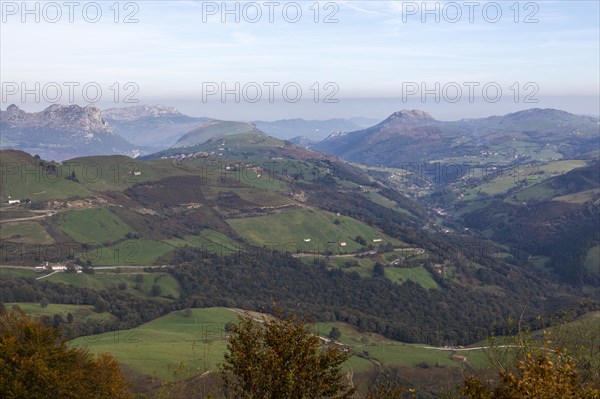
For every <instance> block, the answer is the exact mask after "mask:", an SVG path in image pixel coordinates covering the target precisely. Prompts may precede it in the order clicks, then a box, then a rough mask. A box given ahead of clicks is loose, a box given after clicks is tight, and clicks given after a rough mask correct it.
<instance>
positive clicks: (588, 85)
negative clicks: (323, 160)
mask: <svg viewBox="0 0 600 399" xmlns="http://www.w3.org/2000/svg"><path fill="white" fill-rule="evenodd" d="M599 4H600V2H598V1H595V0H592V1H518V2H517V1H512V0H511V1H496V2H494V1H454V2H453V1H346V0H344V1H319V2H317V1H312V0H309V1H296V2H291V1H266V2H262V1H257V2H252V1H230V2H223V1H215V2H211V1H168V2H166V1H129V2H127V1H122V2H115V1H97V2H91V1H90V2H88V1H81V2H80V1H74V2H72V3H68V2H64V1H56V2H46V1H44V2H35V1H34V2H27V3H23V2H21V1H1V12H2V15H1V18H2V20H1V25H0V81H1V83H2V87H1V89H2V93H0V94H1V99H0V102H1V105H2V108H3V109H4V108H6V106H7V105H9V104H13V103H14V104H17V105H18V106H19V107H21V108H22V109H25V110H27V111H37V110H40V109H43V108H45V107H47V106H48V105H49V104H51V103H61V104H72V103H75V104H79V105H85V104H87V103H93V104H95V105H97V106H98V107H100V108H111V107H125V106H130V105H140V104H164V105H172V106H175V107H177V108H178V109H179V110H180V111H181V112H184V113H187V114H189V115H194V116H210V117H213V118H221V119H234V120H256V119H262V120H275V119H282V118H295V117H302V118H307V119H327V118H333V117H351V116H365V117H370V118H376V119H380V118H384V117H386V116H387V115H389V114H391V113H393V112H395V111H397V110H400V109H413V108H418V109H423V110H425V111H428V112H430V113H431V114H432V115H433V116H435V117H437V118H438V119H441V120H456V119H460V118H469V117H478V116H488V115H494V114H504V113H507V112H513V111H517V110H521V109H527V108H533V107H540V108H548V107H551V108H558V109H563V110H566V111H569V112H573V113H579V114H594V115H598V114H599V113H600V111H599V107H600V104H599V97H600V93H599V91H600V82H599V79H600V78H599V75H600V39H599V38H600V27H599V24H600V9H599Z"/></svg>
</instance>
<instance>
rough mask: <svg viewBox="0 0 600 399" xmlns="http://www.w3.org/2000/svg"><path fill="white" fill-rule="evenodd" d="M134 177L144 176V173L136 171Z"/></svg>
mask: <svg viewBox="0 0 600 399" xmlns="http://www.w3.org/2000/svg"><path fill="white" fill-rule="evenodd" d="M133 175H134V176H141V175H142V171H141V170H136V171H135V172H133Z"/></svg>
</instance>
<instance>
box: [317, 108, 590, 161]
mask: <svg viewBox="0 0 600 399" xmlns="http://www.w3.org/2000/svg"><path fill="white" fill-rule="evenodd" d="M599 129H600V119H599V118H595V117H591V116H579V115H574V114H570V113H568V112H564V111H559V110H554V109H529V110H525V111H520V112H516V113H512V114H508V115H504V116H492V117H488V118H479V119H462V120H458V121H451V122H445V121H439V120H436V119H435V118H433V117H432V116H431V115H429V114H428V113H426V112H423V111H419V110H403V111H399V112H395V113H393V114H392V115H390V116H389V117H388V118H387V119H385V120H384V121H382V122H381V123H378V124H376V125H374V126H371V127H369V128H367V129H362V130H358V131H354V132H348V133H346V132H340V133H333V134H331V135H329V137H327V138H326V139H325V140H323V141H321V142H320V143H317V144H315V145H314V146H313V147H314V148H315V149H316V150H319V151H323V152H327V153H330V154H333V155H336V156H339V157H341V158H344V159H346V160H349V161H353V162H359V163H364V164H366V165H374V166H387V167H402V166H403V165H404V164H406V163H408V162H411V163H414V162H426V161H432V160H444V159H449V158H452V160H453V161H454V162H461V159H462V161H468V158H469V157H480V156H481V154H482V153H485V152H489V153H490V154H492V155H493V154H496V157H500V158H502V160H503V161H504V162H505V163H508V162H510V161H511V160H513V159H517V158H519V157H522V156H528V157H530V158H531V159H535V160H538V161H540V160H541V161H547V160H552V159H560V158H562V157H573V156H586V155H592V154H595V155H597V154H598V143H599V142H598V138H599Z"/></svg>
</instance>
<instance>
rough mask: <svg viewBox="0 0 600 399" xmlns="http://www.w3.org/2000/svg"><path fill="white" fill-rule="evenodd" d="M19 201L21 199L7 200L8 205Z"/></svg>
mask: <svg viewBox="0 0 600 399" xmlns="http://www.w3.org/2000/svg"><path fill="white" fill-rule="evenodd" d="M20 203H21V200H11V199H9V200H8V205H12V204H20Z"/></svg>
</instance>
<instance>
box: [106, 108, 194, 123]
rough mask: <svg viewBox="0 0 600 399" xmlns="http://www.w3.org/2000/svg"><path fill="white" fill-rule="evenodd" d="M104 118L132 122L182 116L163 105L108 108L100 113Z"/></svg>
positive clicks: (174, 109)
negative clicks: (166, 116)
mask: <svg viewBox="0 0 600 399" xmlns="http://www.w3.org/2000/svg"><path fill="white" fill-rule="evenodd" d="M102 114H103V115H104V117H106V118H108V119H111V120H118V121H134V120H138V119H143V118H157V117H160V116H165V115H168V116H173V115H175V116H179V115H183V114H182V113H180V112H179V111H177V109H176V108H175V107H169V106H165V105H136V106H133V107H125V108H109V109H106V110H104V111H102Z"/></svg>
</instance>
